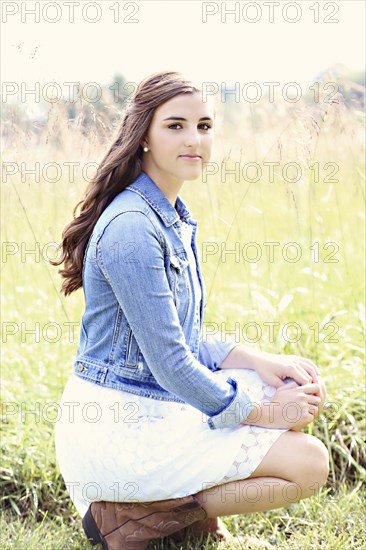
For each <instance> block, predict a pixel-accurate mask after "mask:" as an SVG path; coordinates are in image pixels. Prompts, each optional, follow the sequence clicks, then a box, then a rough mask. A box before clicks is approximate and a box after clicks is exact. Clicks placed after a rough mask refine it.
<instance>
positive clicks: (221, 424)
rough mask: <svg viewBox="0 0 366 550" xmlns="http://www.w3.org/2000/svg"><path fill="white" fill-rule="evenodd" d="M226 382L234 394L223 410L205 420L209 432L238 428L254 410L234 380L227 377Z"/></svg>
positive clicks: (247, 397) (248, 398)
mask: <svg viewBox="0 0 366 550" xmlns="http://www.w3.org/2000/svg"><path fill="white" fill-rule="evenodd" d="M226 382H228V383H229V384H231V385H232V386H233V388H234V391H235V394H234V397H233V399H232V400H231V401H230V403H229V405H228V406H227V407H225V409H223V410H222V411H220V412H219V413H218V414H215V415H213V416H210V417H209V418H208V419H207V423H208V425H209V427H210V429H211V430H216V429H221V428H233V427H238V425H239V424H240V423H241V422H243V421H244V420H245V419H246V418H247V416H248V415H249V414H250V413H251V411H252V410H253V408H254V403H253V402H252V401H251V399H250V397H249V396H248V395H247V394H246V393H245V392H244V391H243V390H242V389H241V388H240V386H239V384H238V383H237V381H236V380H234V379H233V378H231V377H229V378H228V379H227V380H226Z"/></svg>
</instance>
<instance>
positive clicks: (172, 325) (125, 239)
mask: <svg viewBox="0 0 366 550" xmlns="http://www.w3.org/2000/svg"><path fill="white" fill-rule="evenodd" d="M161 239H162V237H161ZM97 258H98V260H97V261H98V264H99V266H100V269H101V271H102V273H103V274H104V276H105V277H106V279H107V281H108V282H109V284H110V285H111V288H112V290H113V292H114V294H115V296H116V298H117V300H118V302H119V304H120V307H121V309H122V311H123V313H124V315H125V316H126V319H127V322H128V324H129V325H130V327H131V329H132V331H133V334H134V336H135V339H136V342H137V344H138V346H139V348H140V350H141V353H142V355H143V356H144V358H145V360H146V363H147V365H148V366H149V369H150V370H151V373H152V374H153V376H154V378H155V379H156V381H157V382H158V384H159V385H160V386H161V387H162V388H164V389H165V390H167V391H169V392H171V393H173V394H175V395H177V396H178V397H180V398H181V399H182V400H183V401H185V402H186V403H188V404H190V405H192V406H193V407H195V408H196V409H198V410H200V411H201V412H202V413H204V414H205V415H207V416H208V419H207V422H208V425H209V427H210V428H211V429H212V430H214V429H217V428H225V427H232V426H237V425H238V424H239V423H240V422H242V421H244V420H245V418H246V417H247V416H248V415H249V413H250V412H251V410H252V408H253V406H254V405H253V404H252V403H251V401H250V398H249V396H248V395H247V394H246V393H245V392H244V391H243V390H242V389H241V387H240V385H239V384H238V383H237V382H236V380H234V379H233V378H231V377H228V378H227V380H226V381H224V380H219V379H218V378H217V377H216V376H215V375H214V374H213V373H212V372H211V371H210V370H209V369H208V368H207V367H206V366H205V365H203V364H202V363H200V361H199V360H197V359H196V358H195V357H194V355H193V354H192V352H191V350H190V348H189V346H188V345H187V343H186V341H185V336H184V333H183V330H182V327H181V325H180V321H179V317H178V313H177V310H176V306H175V304H174V299H173V293H172V292H171V289H170V287H169V283H168V280H167V277H166V272H165V264H164V252H163V244H162V243H161V242H160V240H159V235H158V231H157V229H156V228H155V226H154V225H153V223H152V221H151V220H150V219H149V218H148V217H147V216H146V215H145V214H144V213H143V212H132V211H128V212H122V213H120V214H118V215H117V216H116V217H115V218H113V219H112V221H110V222H109V223H108V225H107V226H106V227H105V228H104V231H103V233H102V234H101V235H100V237H99V239H98V242H97Z"/></svg>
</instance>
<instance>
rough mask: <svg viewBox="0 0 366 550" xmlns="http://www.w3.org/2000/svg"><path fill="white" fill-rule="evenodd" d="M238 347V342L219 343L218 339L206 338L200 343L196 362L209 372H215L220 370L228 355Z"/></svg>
mask: <svg viewBox="0 0 366 550" xmlns="http://www.w3.org/2000/svg"><path fill="white" fill-rule="evenodd" d="M239 345H240V342H230V341H229V342H221V341H220V340H219V339H218V338H214V337H213V336H207V339H206V340H201V341H200V345H199V352H198V360H199V362H200V363H202V364H203V365H205V366H206V367H207V368H208V369H210V371H212V372H215V371H217V370H219V369H220V365H221V363H222V362H223V361H224V359H226V357H227V356H228V355H229V353H230V352H231V351H232V350H233V349H234V348H235V347H236V346H239Z"/></svg>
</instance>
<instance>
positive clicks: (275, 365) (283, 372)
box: [254, 353, 319, 388]
mask: <svg viewBox="0 0 366 550" xmlns="http://www.w3.org/2000/svg"><path fill="white" fill-rule="evenodd" d="M254 369H255V371H256V372H257V373H258V374H259V376H260V377H261V378H262V380H264V381H265V382H267V384H270V385H271V386H274V387H275V388H279V387H280V386H282V385H283V383H284V379H285V378H293V379H294V380H295V381H296V382H297V383H298V384H300V385H304V384H309V383H318V381H319V378H318V374H319V369H318V367H317V366H316V364H315V363H314V362H313V361H311V359H307V358H306V357H301V356H299V355H279V354H275V353H266V354H264V355H262V356H260V357H258V358H257V359H256V362H255V365H254Z"/></svg>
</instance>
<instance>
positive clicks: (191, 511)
mask: <svg viewBox="0 0 366 550" xmlns="http://www.w3.org/2000/svg"><path fill="white" fill-rule="evenodd" d="M213 133H214V110H213V106H212V104H211V103H210V102H207V101H203V100H202V97H201V90H200V89H199V87H196V86H194V85H193V83H192V82H190V81H187V80H186V79H185V78H184V77H183V76H182V75H181V74H180V73H176V72H173V71H170V72H169V71H168V72H161V73H155V74H153V75H151V76H150V77H147V78H146V79H144V80H143V81H142V82H141V83H140V85H139V86H138V88H137V89H136V91H135V93H134V95H133V97H132V101H131V102H130V105H129V107H128V109H127V111H126V113H125V116H124V119H123V122H122V125H121V128H120V130H119V134H118V137H117V139H116V140H115V142H114V143H113V145H112V146H111V148H110V150H109V151H108V153H107V154H106V156H105V157H104V158H103V160H102V162H101V164H100V166H99V169H98V172H97V174H96V176H95V178H94V180H93V181H92V182H91V184H90V185H89V187H88V189H87V191H86V196H85V198H84V200H83V201H81V203H79V204H81V211H80V214H79V215H78V216H77V217H75V211H76V207H75V210H74V220H73V221H72V222H71V223H70V224H69V225H68V226H67V227H66V228H65V230H64V233H63V241H62V248H63V254H62V257H61V259H60V261H59V262H58V263H56V262H55V263H54V265H59V264H60V263H62V262H64V265H65V268H64V269H63V270H60V273H61V275H62V276H63V277H64V278H65V280H64V281H63V285H62V291H63V292H64V294H65V295H68V294H70V293H71V292H73V291H75V290H77V289H78V288H80V287H81V286H82V287H83V291H84V295H85V311H84V314H83V317H82V321H81V330H80V341H79V347H78V350H77V357H76V360H75V363H74V372H73V374H72V376H71V377H70V378H69V380H68V382H67V385H66V387H65V390H64V393H63V396H62V399H61V403H60V405H61V410H62V415H61V418H60V420H59V421H58V423H57V425H56V434H55V436H56V453H57V459H58V462H59V466H60V470H61V473H62V476H63V478H64V480H65V483H66V486H67V488H68V491H69V493H70V497H71V499H72V501H73V502H74V504H75V506H76V508H77V510H78V512H79V513H80V515H81V516H82V517H83V526H84V529H85V532H86V534H87V536H88V537H89V539H90V540H91V542H92V543H93V544H97V543H98V542H102V544H103V548H105V549H130V548H131V549H132V548H134V549H144V548H146V547H147V545H148V542H149V540H150V539H154V538H162V537H164V536H167V535H170V534H172V533H176V536H179V534H180V536H182V535H184V534H185V533H187V530H183V528H187V527H188V526H191V531H192V532H193V533H194V534H200V533H208V532H212V533H213V534H216V536H217V537H219V538H221V539H224V540H229V539H230V534H229V533H228V531H227V530H226V529H225V527H224V525H223V524H222V522H220V520H218V517H219V516H221V515H232V514H244V513H249V512H255V511H263V510H270V509H272V508H278V507H282V506H286V505H288V504H289V503H290V502H295V501H296V500H300V499H301V498H306V497H308V496H311V495H313V494H314V493H315V492H316V491H317V490H318V488H319V487H320V486H321V485H322V484H324V483H325V481H326V479H327V475H328V455H327V450H326V448H325V446H324V445H323V444H322V443H321V442H320V441H319V440H318V439H316V438H315V437H313V436H310V435H308V434H305V433H302V432H300V431H299V430H301V428H303V427H304V426H306V425H307V424H309V423H310V422H312V421H313V420H314V418H315V417H316V416H317V415H318V414H319V412H320V410H321V409H322V407H323V404H324V400H325V389H324V384H323V382H322V380H321V378H320V376H319V373H318V368H317V366H316V365H315V364H314V363H313V362H312V361H310V360H309V359H306V358H303V357H297V356H293V355H276V354H271V353H266V352H261V351H259V350H253V349H246V347H244V346H243V345H241V344H234V343H227V342H223V341H222V338H219V337H216V338H211V339H202V322H203V310H204V292H205V290H204V285H203V279H202V273H201V269H200V263H199V259H198V256H197V248H196V229H197V222H196V221H195V220H193V219H192V217H191V215H190V213H189V210H188V208H187V206H186V205H185V203H184V202H183V201H182V199H181V198H180V197H179V195H178V193H179V190H180V189H181V187H182V185H183V183H184V182H185V181H189V180H197V178H199V177H200V175H201V171H202V168H203V165H204V163H206V162H208V161H209V159H210V155H211V149H212V144H213ZM79 204H78V205H77V206H79ZM288 379H290V380H288ZM291 379H292V381H291ZM285 382H289V383H285ZM294 413H295V414H294Z"/></svg>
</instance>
